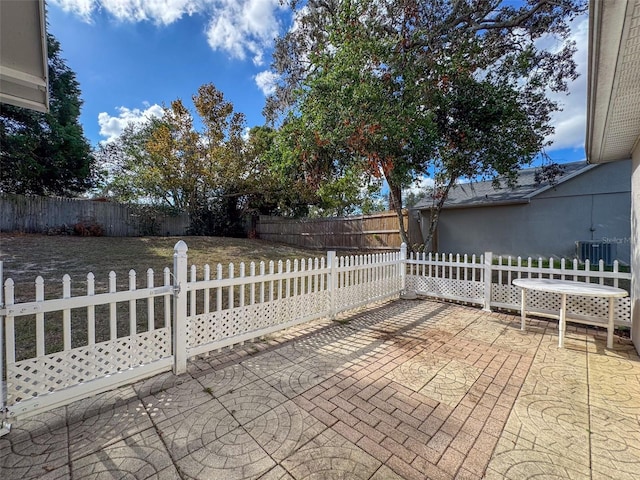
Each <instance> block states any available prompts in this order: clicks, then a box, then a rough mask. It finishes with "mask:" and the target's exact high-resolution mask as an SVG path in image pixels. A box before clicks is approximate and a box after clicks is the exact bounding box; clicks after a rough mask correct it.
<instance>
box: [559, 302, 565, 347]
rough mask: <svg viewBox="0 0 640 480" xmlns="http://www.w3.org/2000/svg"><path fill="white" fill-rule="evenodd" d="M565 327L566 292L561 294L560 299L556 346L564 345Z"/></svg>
mask: <svg viewBox="0 0 640 480" xmlns="http://www.w3.org/2000/svg"><path fill="white" fill-rule="evenodd" d="M566 328H567V294H566V293H563V294H562V299H561V301H560V321H559V324H558V347H559V348H563V347H564V332H565V329H566Z"/></svg>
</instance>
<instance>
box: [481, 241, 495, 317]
mask: <svg viewBox="0 0 640 480" xmlns="http://www.w3.org/2000/svg"><path fill="white" fill-rule="evenodd" d="M492 278H493V253H492V252H484V307H482V310H484V311H485V312H490V311H491V282H492Z"/></svg>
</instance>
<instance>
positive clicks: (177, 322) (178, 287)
mask: <svg viewBox="0 0 640 480" xmlns="http://www.w3.org/2000/svg"><path fill="white" fill-rule="evenodd" d="M187 250H188V247H187V244H186V243H184V241H182V240H180V241H179V242H178V243H176V245H175V247H174V248H173V252H174V253H173V295H174V298H173V359H174V364H173V373H175V374H176V375H180V374H181V373H184V372H186V371H187V272H188V267H187Z"/></svg>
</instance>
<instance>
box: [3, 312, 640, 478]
mask: <svg viewBox="0 0 640 480" xmlns="http://www.w3.org/2000/svg"><path fill="white" fill-rule="evenodd" d="M519 321H520V319H519V317H518V316H514V315H507V314H500V313H487V312H483V311H482V310H479V309H476V308H471V307H465V306H458V305H451V304H445V303H438V302H433V301H426V300H417V301H408V300H404V301H396V302H391V303H387V304H383V305H380V306H378V307H377V308H374V309H372V310H368V311H366V312H362V313H356V314H350V315H345V316H342V317H340V318H339V319H338V320H337V321H330V320H322V321H315V322H311V323H308V324H305V325H303V326H300V327H298V328H295V329H289V330H287V331H285V332H282V333H280V334H278V335H274V336H273V337H271V338H269V339H267V340H265V341H262V342H257V343H251V344H247V345H245V346H243V347H240V348H235V349H233V350H229V349H226V350H224V351H222V352H219V353H216V354H214V355H210V356H208V357H203V358H200V359H197V360H195V361H193V362H191V363H190V364H189V372H188V374H185V375H181V376H174V375H172V374H170V373H166V374H163V375H160V376H157V377H154V378H151V379H149V380H146V381H144V382H141V383H138V384H135V385H133V386H129V387H123V388H120V389H118V390H114V391H111V392H107V393H105V394H102V395H98V396H95V397H92V398H90V399H86V400H83V401H80V402H77V403H75V404H72V405H69V406H67V407H61V408H58V409H56V410H54V411H51V412H48V413H46V414H41V415H39V416H37V417H33V418H31V419H28V420H25V421H23V422H17V423H15V424H14V425H13V428H12V431H11V433H9V435H7V436H4V437H2V438H0V462H1V463H0V478H1V479H2V480H11V479H21V480H26V479H30V478H38V479H66V478H73V479H85V478H96V479H107V478H109V479H111V478H118V479H119V478H136V479H147V478H152V479H174V478H175V479H216V480H217V479H220V480H227V479H228V480H232V479H241V478H261V479H371V480H382V479H402V478H406V479H453V478H459V479H480V478H483V477H485V478H487V479H490V480H493V479H502V478H507V479H524V478H531V477H536V478H568V479H583V478H584V479H606V478H610V479H616V480H624V479H632V478H638V475H640V423H639V422H640V359H639V358H638V356H637V355H636V353H635V350H634V348H633V346H632V345H631V342H630V341H628V340H627V339H623V338H618V337H616V339H615V345H614V349H613V350H607V349H605V348H604V347H605V342H606V331H605V330H595V329H586V328H583V327H576V326H574V325H571V324H570V325H569V327H568V329H567V337H566V340H565V348H564V349H558V347H557V323H556V322H553V321H545V320H532V321H531V324H530V328H529V329H528V331H527V332H524V333H523V332H521V331H520V330H519Z"/></svg>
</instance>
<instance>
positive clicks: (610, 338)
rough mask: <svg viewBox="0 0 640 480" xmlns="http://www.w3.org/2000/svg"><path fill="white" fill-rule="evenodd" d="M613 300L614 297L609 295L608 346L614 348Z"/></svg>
mask: <svg viewBox="0 0 640 480" xmlns="http://www.w3.org/2000/svg"><path fill="white" fill-rule="evenodd" d="M613 302H614V298H613V297H609V323H608V325H607V348H613Z"/></svg>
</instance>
